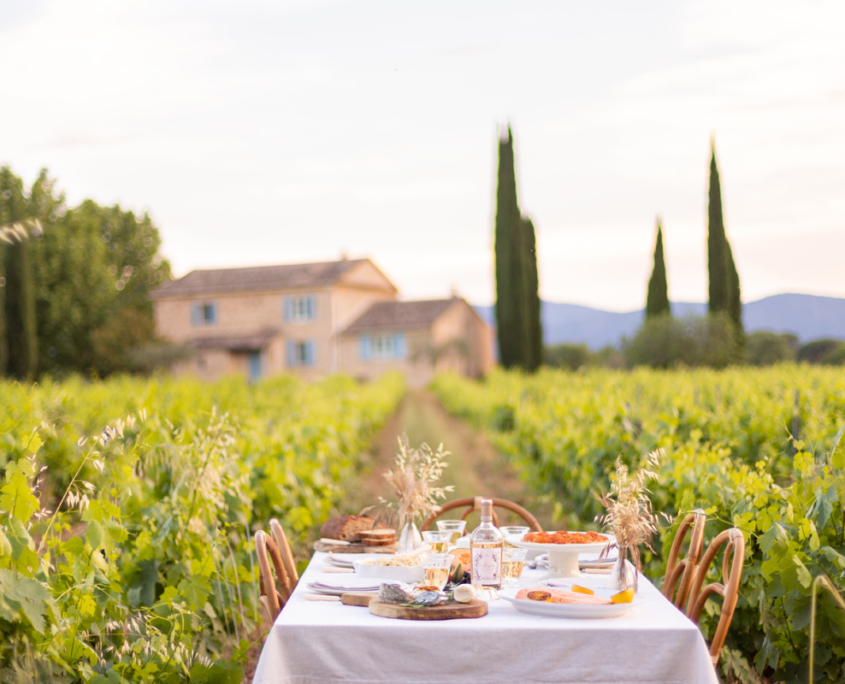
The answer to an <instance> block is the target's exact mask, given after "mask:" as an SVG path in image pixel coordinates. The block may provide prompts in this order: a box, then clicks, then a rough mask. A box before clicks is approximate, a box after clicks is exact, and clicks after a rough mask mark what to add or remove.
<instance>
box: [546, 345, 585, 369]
mask: <svg viewBox="0 0 845 684" xmlns="http://www.w3.org/2000/svg"><path fill="white" fill-rule="evenodd" d="M545 357H546V358H545V362H546V365H547V366H552V367H554V368H563V369H564V370H578V369H579V368H581V367H583V366H588V365H590V361H591V360H592V359H591V357H592V355H591V354H590V350H589V349H588V348H587V345H586V344H556V345H554V346H552V347H546V348H545Z"/></svg>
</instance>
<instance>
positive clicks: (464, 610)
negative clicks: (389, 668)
mask: <svg viewBox="0 0 845 684" xmlns="http://www.w3.org/2000/svg"><path fill="white" fill-rule="evenodd" d="M369 606H370V612H371V613H372V614H373V615H378V616H379V617H386V618H396V619H397V620H458V619H461V618H480V617H484V616H485V615H487V603H486V602H485V601H479V600H477V599H475V600H473V601H470V602H469V603H443V604H441V605H439V606H429V607H428V608H408V607H406V606H400V605H397V604H395V603H382V602H381V601H379V600H378V599H373V600H372V601H370V604H369Z"/></svg>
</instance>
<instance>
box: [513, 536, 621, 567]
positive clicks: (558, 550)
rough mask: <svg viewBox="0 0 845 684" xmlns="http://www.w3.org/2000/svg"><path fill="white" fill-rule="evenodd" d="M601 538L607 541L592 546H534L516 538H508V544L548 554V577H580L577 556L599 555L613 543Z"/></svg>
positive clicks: (609, 539) (608, 539) (610, 540)
mask: <svg viewBox="0 0 845 684" xmlns="http://www.w3.org/2000/svg"><path fill="white" fill-rule="evenodd" d="M602 536H603V537H604V538H605V539H607V541H606V542H596V543H594V544H535V543H534V542H525V541H522V540H521V539H519V538H518V537H516V536H513V537H508V543H509V544H513V545H514V546H517V547H519V548H522V549H528V550H529V551H536V552H538V553H547V554H549V574H548V577H581V571H580V570H579V569H578V556H580V555H581V554H582V553H600V552H601V550H602V549H603V548H604V547H605V546H607V545H608V544H610V543H611V542H612V541H613V540H612V539H611V538H610V537H609V536H607V535H602Z"/></svg>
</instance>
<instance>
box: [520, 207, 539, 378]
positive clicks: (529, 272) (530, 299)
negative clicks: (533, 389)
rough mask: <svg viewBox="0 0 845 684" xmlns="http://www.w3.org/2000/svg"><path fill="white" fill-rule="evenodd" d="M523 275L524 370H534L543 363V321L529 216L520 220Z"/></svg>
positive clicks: (532, 231) (535, 254) (532, 227)
mask: <svg viewBox="0 0 845 684" xmlns="http://www.w3.org/2000/svg"><path fill="white" fill-rule="evenodd" d="M520 233H521V237H522V242H523V245H522V258H523V262H524V265H523V277H524V278H525V302H524V303H523V307H524V309H525V337H526V340H525V343H524V345H525V346H524V349H525V352H524V354H525V370H528V371H535V370H537V369H538V368H539V367H540V364H541V363H543V323H542V319H541V315H540V313H541V312H540V277H539V274H538V272H537V237H536V235H535V231H534V222H533V221H532V220H531V219H530V218H523V219H521V221H520Z"/></svg>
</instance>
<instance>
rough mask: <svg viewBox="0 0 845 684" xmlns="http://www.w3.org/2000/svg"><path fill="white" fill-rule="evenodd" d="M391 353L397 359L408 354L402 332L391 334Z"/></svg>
mask: <svg viewBox="0 0 845 684" xmlns="http://www.w3.org/2000/svg"><path fill="white" fill-rule="evenodd" d="M393 353H394V355H395V356H396V358H397V359H404V358H405V357H406V356H407V355H408V344H407V342H406V341H405V336H404V335H403V334H402V333H397V334H396V335H394V336H393Z"/></svg>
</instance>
